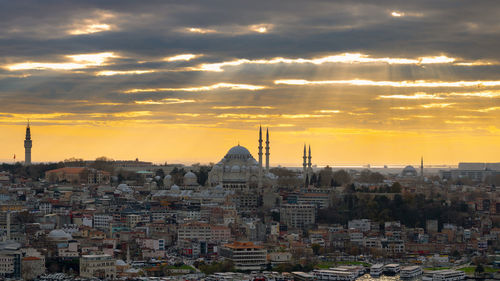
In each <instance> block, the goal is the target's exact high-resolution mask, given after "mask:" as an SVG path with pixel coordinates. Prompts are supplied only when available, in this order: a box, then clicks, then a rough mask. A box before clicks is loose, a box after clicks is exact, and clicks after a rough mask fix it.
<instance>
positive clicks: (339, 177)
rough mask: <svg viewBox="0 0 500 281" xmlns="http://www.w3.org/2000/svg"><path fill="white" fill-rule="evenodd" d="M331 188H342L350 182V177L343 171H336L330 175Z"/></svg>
mask: <svg viewBox="0 0 500 281" xmlns="http://www.w3.org/2000/svg"><path fill="white" fill-rule="evenodd" d="M332 181H333V182H332V186H342V185H345V184H349V183H351V181H352V178H351V175H349V173H348V172H346V171H345V170H338V171H336V172H334V173H333V174H332Z"/></svg>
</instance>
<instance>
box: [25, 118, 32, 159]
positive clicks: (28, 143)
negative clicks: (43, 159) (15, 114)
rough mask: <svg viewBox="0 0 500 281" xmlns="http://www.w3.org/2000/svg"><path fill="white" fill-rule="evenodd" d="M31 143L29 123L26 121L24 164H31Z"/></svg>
mask: <svg viewBox="0 0 500 281" xmlns="http://www.w3.org/2000/svg"><path fill="white" fill-rule="evenodd" d="M32 146H33V143H32V141H31V131H30V122H29V121H28V126H27V127H26V139H25V140H24V164H25V165H30V164H31V147H32Z"/></svg>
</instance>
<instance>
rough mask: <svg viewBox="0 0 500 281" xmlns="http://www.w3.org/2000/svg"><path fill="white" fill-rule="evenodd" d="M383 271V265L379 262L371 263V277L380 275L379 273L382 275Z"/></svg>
mask: <svg viewBox="0 0 500 281" xmlns="http://www.w3.org/2000/svg"><path fill="white" fill-rule="evenodd" d="M383 272H384V265H383V264H381V263H377V264H374V265H372V267H370V275H371V276H372V277H380V275H382V273H383Z"/></svg>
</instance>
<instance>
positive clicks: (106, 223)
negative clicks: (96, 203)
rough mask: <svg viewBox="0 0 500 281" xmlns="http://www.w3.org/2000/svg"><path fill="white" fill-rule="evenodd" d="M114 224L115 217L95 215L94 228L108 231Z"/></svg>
mask: <svg viewBox="0 0 500 281" xmlns="http://www.w3.org/2000/svg"><path fill="white" fill-rule="evenodd" d="M112 222H113V216H112V215H108V214H95V215H94V228H99V229H105V230H108V229H109V227H110V224H111V223H112Z"/></svg>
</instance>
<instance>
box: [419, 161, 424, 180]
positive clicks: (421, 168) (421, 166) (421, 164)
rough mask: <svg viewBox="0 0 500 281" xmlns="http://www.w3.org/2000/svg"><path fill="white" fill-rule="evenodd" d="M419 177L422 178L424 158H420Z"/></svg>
mask: <svg viewBox="0 0 500 281" xmlns="http://www.w3.org/2000/svg"><path fill="white" fill-rule="evenodd" d="M420 177H422V178H424V156H422V157H421V158H420Z"/></svg>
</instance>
